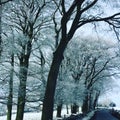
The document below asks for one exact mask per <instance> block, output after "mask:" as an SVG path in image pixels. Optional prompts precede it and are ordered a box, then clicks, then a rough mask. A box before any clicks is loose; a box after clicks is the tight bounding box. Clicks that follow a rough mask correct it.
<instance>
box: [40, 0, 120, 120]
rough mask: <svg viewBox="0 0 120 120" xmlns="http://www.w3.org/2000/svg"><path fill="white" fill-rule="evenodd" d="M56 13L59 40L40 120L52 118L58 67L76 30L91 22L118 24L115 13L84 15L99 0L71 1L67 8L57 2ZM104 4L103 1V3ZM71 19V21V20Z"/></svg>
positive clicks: (64, 4)
mask: <svg viewBox="0 0 120 120" xmlns="http://www.w3.org/2000/svg"><path fill="white" fill-rule="evenodd" d="M53 2H54V3H55V4H56V6H57V9H58V11H60V13H61V15H62V16H61V26H60V27H61V38H60V42H59V45H58V47H57V49H56V51H55V52H54V54H53V60H52V64H51V68H50V71H49V75H48V80H47V87H46V92H45V97H44V102H43V111H42V120H52V118H53V106H54V93H55V88H56V82H57V76H58V73H59V67H60V64H61V62H62V60H63V58H64V57H63V53H64V51H65V48H66V46H67V44H68V42H69V41H70V40H71V39H72V37H73V35H74V34H75V32H76V30H77V29H78V28H80V27H82V26H83V25H85V24H88V23H92V22H100V21H104V22H107V23H108V24H110V25H111V26H113V27H117V23H118V22H119V16H120V13H119V12H118V13H115V14H113V15H110V16H106V17H104V16H102V15H100V14H99V13H98V14H97V15H91V14H88V15H85V13H86V12H88V11H89V10H92V8H95V6H96V5H97V4H99V3H98V2H99V0H92V1H86V0H81V1H79V0H73V1H72V3H71V2H70V5H69V6H66V1H65V0H60V1H58V2H56V1H54V0H53ZM104 2H105V1H104ZM71 19H72V20H71ZM70 20H71V26H70V28H69V29H67V25H68V22H69V21H70Z"/></svg>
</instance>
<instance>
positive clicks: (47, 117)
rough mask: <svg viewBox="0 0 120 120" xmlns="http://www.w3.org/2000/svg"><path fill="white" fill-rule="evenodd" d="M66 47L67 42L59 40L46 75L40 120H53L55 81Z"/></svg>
mask: <svg viewBox="0 0 120 120" xmlns="http://www.w3.org/2000/svg"><path fill="white" fill-rule="evenodd" d="M66 46H67V42H66V41H65V40H61V42H60V44H59V46H58V48H57V50H56V51H55V52H54V56H53V61H52V65H51V68H50V72H49V75H48V80H47V86H46V91H45V97H44V101H43V110H42V118H41V119H42V120H52V119H53V107H54V94H55V88H56V81H57V76H58V73H59V67H60V65H61V62H62V60H63V53H64V50H65V48H66Z"/></svg>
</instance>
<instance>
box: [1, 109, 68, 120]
mask: <svg viewBox="0 0 120 120" xmlns="http://www.w3.org/2000/svg"><path fill="white" fill-rule="evenodd" d="M69 113H70V111H69ZM69 115H70V114H67V111H66V109H63V110H62V116H63V117H67V116H69ZM15 118H16V114H13V115H12V120H15ZM40 118H41V112H29V113H25V114H24V120H40ZM0 120H7V116H0ZM54 120H57V118H56V111H55V112H54Z"/></svg>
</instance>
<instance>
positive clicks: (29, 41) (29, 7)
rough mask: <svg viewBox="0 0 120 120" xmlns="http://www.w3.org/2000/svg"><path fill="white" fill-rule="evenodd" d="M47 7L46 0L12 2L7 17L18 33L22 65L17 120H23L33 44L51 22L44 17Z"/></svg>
mask: <svg viewBox="0 0 120 120" xmlns="http://www.w3.org/2000/svg"><path fill="white" fill-rule="evenodd" d="M45 6H46V2H45V0H42V1H41V3H39V1H37V0H30V1H27V0H21V1H19V2H17V3H16V2H12V3H11V9H10V10H11V15H10V16H9V15H7V20H8V24H9V26H11V27H12V28H13V30H15V31H17V33H16V35H18V36H16V40H17V41H16V43H17V47H18V48H19V49H17V52H16V54H17V56H18V59H19V64H20V70H19V80H20V84H19V90H18V103H17V115H16V120H23V115H24V107H25V102H26V85H27V77H28V67H29V59H30V55H31V52H32V46H33V43H34V41H35V40H37V37H38V35H39V31H40V30H41V29H42V27H43V24H45V23H47V22H49V19H48V17H47V18H46V16H42V14H43V9H44V7H45ZM38 21H39V22H38Z"/></svg>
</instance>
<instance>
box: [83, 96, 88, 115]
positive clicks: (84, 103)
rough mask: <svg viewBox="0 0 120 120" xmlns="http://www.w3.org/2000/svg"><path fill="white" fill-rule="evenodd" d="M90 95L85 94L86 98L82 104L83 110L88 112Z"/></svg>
mask: <svg viewBox="0 0 120 120" xmlns="http://www.w3.org/2000/svg"><path fill="white" fill-rule="evenodd" d="M88 101H89V100H88V95H86V96H85V99H84V100H83V105H82V112H83V113H87V112H88V109H89V108H88Z"/></svg>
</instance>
